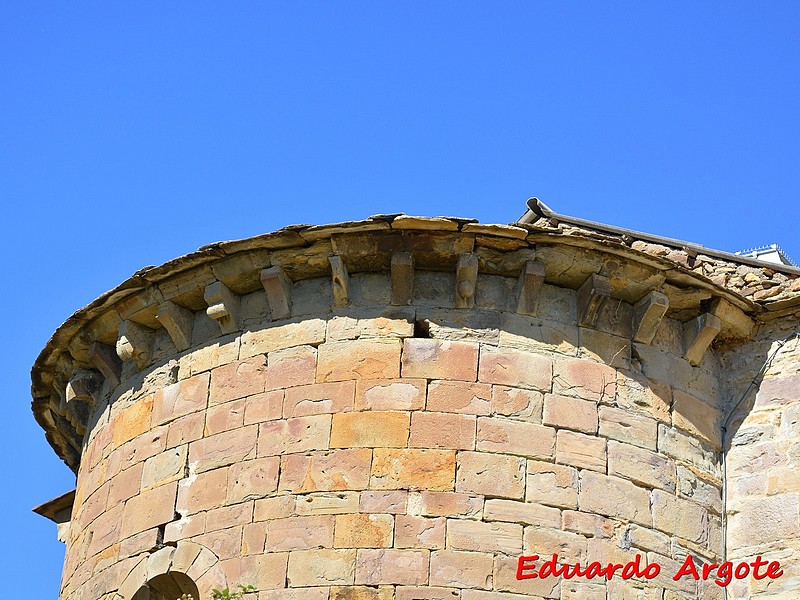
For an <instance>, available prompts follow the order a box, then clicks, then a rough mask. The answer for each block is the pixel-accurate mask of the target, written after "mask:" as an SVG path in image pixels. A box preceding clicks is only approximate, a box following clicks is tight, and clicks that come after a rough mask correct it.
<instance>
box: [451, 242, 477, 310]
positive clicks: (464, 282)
mask: <svg viewBox="0 0 800 600" xmlns="http://www.w3.org/2000/svg"><path fill="white" fill-rule="evenodd" d="M477 280H478V256H477V255H476V254H472V253H470V254H462V255H461V257H460V258H459V259H458V264H457V265H456V308H472V307H473V306H475V287H476V283H477Z"/></svg>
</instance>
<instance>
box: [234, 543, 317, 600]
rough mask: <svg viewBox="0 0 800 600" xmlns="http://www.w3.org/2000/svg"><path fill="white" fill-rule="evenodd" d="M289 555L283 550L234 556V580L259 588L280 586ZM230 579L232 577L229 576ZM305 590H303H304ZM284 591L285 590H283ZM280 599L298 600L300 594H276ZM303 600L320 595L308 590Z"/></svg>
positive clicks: (315, 598)
mask: <svg viewBox="0 0 800 600" xmlns="http://www.w3.org/2000/svg"><path fill="white" fill-rule="evenodd" d="M288 559H289V555H288V554H287V553H285V552H282V553H272V554H261V555H251V556H245V557H243V558H241V559H239V558H238V557H235V558H233V559H232V562H238V563H239V565H238V566H239V578H238V579H235V581H247V582H250V583H249V584H250V585H253V586H255V587H256V588H257V589H259V590H268V589H274V588H282V587H283V585H284V581H285V580H286V566H287V562H288ZM231 579H232V578H231ZM304 591H305V590H304ZM262 593H267V594H269V593H272V592H262ZM284 593H285V591H284ZM268 597H269V596H268ZM278 597H280V598H281V600H290V599H291V600H300V599H301V596H296V597H292V596H288V595H281V596H278ZM302 599H303V600H306V599H308V600H322V597H321V596H320V595H318V594H317V595H315V594H314V593H313V591H309V593H308V595H307V596H302Z"/></svg>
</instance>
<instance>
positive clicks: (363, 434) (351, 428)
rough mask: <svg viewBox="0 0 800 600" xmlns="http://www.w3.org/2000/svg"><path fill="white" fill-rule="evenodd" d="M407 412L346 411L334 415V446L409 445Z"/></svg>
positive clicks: (385, 446)
mask: <svg viewBox="0 0 800 600" xmlns="http://www.w3.org/2000/svg"><path fill="white" fill-rule="evenodd" d="M409 428H410V425H409V414H408V413H407V412H349V413H339V414H335V415H333V426H332V429H331V447H333V448H353V447H355V448H361V447H367V448H404V447H405V446H406V445H408V437H409Z"/></svg>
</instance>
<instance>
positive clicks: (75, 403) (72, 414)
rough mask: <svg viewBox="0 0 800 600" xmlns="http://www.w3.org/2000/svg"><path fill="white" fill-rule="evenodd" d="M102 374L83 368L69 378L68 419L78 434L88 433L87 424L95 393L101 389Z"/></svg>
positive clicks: (66, 403) (66, 394) (66, 401)
mask: <svg viewBox="0 0 800 600" xmlns="http://www.w3.org/2000/svg"><path fill="white" fill-rule="evenodd" d="M101 383H102V382H101V381H100V376H99V374H98V373H95V372H94V371H89V370H88V369H82V370H80V371H78V373H77V374H76V375H75V377H73V378H72V379H70V380H69V382H68V383H67V387H66V392H65V394H64V403H65V405H66V408H67V411H66V412H67V415H66V416H67V419H68V420H69V422H70V423H71V424H72V426H73V427H75V431H77V432H78V435H84V434H85V433H86V424H87V423H88V422H89V415H90V413H91V411H92V407H93V406H94V401H95V397H94V394H95V392H97V390H98V389H100V384H101Z"/></svg>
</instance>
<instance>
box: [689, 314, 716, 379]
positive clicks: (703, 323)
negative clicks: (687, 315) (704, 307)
mask: <svg viewBox="0 0 800 600" xmlns="http://www.w3.org/2000/svg"><path fill="white" fill-rule="evenodd" d="M720 327H721V323H720V320H719V318H718V317H715V316H714V315H712V314H711V313H703V314H701V315H699V316H698V317H696V318H695V319H692V320H691V321H689V322H688V323H686V324H685V326H684V343H685V346H686V352H685V353H684V355H683V357H684V358H685V359H686V360H688V361H689V363H691V364H692V366H697V365H699V364H700V361H701V360H702V359H703V354H705V352H706V350H707V349H708V347H709V346H710V345H711V342H713V341H714V338H715V337H716V336H717V334H718V333H719V330H720Z"/></svg>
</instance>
